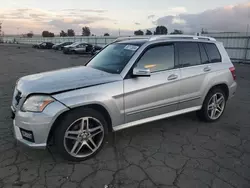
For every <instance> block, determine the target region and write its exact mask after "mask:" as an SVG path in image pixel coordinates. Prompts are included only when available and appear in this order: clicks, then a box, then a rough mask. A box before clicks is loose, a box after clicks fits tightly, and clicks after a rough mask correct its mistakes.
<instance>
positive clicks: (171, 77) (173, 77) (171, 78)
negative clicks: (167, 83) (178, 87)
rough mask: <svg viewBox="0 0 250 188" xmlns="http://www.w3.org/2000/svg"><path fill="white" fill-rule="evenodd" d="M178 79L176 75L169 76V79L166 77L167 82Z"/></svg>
mask: <svg viewBox="0 0 250 188" xmlns="http://www.w3.org/2000/svg"><path fill="white" fill-rule="evenodd" d="M177 78H178V75H176V74H171V75H170V76H169V77H168V80H175V79H177Z"/></svg>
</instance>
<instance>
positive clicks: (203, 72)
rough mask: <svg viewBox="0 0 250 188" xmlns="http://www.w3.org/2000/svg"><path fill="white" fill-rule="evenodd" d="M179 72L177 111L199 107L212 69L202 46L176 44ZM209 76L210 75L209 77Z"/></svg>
mask: <svg viewBox="0 0 250 188" xmlns="http://www.w3.org/2000/svg"><path fill="white" fill-rule="evenodd" d="M176 46H177V49H178V57H179V65H180V67H181V68H180V72H181V82H180V103H179V107H178V108H179V109H186V108H192V107H199V106H200V105H201V104H202V94H203V92H204V89H205V88H206V80H207V79H208V76H209V74H210V73H211V72H213V69H212V67H211V65H210V61H209V58H208V56H207V54H206V51H205V49H204V46H203V44H202V43H199V42H178V43H176ZM210 76H211V75H210Z"/></svg>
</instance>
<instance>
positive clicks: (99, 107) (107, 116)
mask: <svg viewBox="0 0 250 188" xmlns="http://www.w3.org/2000/svg"><path fill="white" fill-rule="evenodd" d="M83 108H84V109H86V108H91V109H94V110H96V111H98V112H100V113H101V114H102V115H103V116H104V118H105V120H106V121H107V124H108V131H109V132H113V127H112V119H111V116H110V114H109V112H108V110H107V109H106V108H105V107H104V106H102V105H100V104H87V105H83V106H77V107H74V108H70V110H67V111H64V112H62V113H61V114H60V115H59V116H58V117H57V118H56V120H55V121H54V123H53V124H52V126H51V128H50V131H49V135H48V138H47V144H48V143H50V141H51V139H52V138H53V134H54V132H55V130H56V128H57V126H58V124H59V122H60V121H61V120H62V118H63V116H65V115H66V114H67V113H71V112H72V111H74V110H80V109H83Z"/></svg>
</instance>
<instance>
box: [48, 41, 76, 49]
mask: <svg viewBox="0 0 250 188" xmlns="http://www.w3.org/2000/svg"><path fill="white" fill-rule="evenodd" d="M71 44H73V42H62V43H59V44H55V45H54V46H53V47H52V49H54V50H63V48H64V46H68V45H71Z"/></svg>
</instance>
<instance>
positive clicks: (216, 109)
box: [207, 93, 225, 120]
mask: <svg viewBox="0 0 250 188" xmlns="http://www.w3.org/2000/svg"><path fill="white" fill-rule="evenodd" d="M224 108H225V98H224V95H223V94H222V93H215V94H214V95H213V96H212V97H211V98H210V100H209V102H208V107H207V113H208V116H209V118H211V119H212V120H216V119H218V118H219V117H220V116H221V114H222V113H223V111H224Z"/></svg>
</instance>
